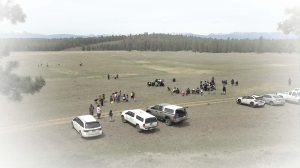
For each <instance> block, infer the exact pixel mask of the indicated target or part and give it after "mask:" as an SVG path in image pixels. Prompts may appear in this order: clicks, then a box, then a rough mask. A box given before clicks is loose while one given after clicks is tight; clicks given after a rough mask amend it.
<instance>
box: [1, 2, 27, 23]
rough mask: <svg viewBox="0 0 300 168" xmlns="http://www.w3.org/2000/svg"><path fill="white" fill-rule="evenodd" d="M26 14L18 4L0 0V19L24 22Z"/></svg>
mask: <svg viewBox="0 0 300 168" xmlns="http://www.w3.org/2000/svg"><path fill="white" fill-rule="evenodd" d="M25 18H26V15H25V14H24V12H23V10H22V8H21V7H20V5H18V4H14V3H12V2H11V1H6V2H4V1H2V0H0V21H3V19H7V20H9V21H10V22H11V23H12V24H16V23H18V22H21V23H23V22H25Z"/></svg>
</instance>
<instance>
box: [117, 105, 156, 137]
mask: <svg viewBox="0 0 300 168" xmlns="http://www.w3.org/2000/svg"><path fill="white" fill-rule="evenodd" d="M121 119H122V121H123V122H124V123H125V122H129V123H131V124H133V125H134V126H135V127H136V129H137V130H138V131H139V132H141V131H142V130H153V129H155V128H157V126H158V123H157V119H156V117H155V116H153V115H151V114H149V113H147V112H145V111H143V110H141V109H135V110H125V111H123V112H122V114H121Z"/></svg>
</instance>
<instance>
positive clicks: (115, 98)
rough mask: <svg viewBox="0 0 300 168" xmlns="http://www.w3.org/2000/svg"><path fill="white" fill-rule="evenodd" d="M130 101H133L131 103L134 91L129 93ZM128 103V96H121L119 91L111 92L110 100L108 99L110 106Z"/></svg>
mask: <svg viewBox="0 0 300 168" xmlns="http://www.w3.org/2000/svg"><path fill="white" fill-rule="evenodd" d="M130 99H131V100H133V101H135V92H134V91H132V92H131V93H130ZM128 101H129V96H128V94H125V93H123V94H122V91H121V90H120V91H119V92H113V93H112V94H111V95H110V98H109V102H110V104H112V103H120V102H128Z"/></svg>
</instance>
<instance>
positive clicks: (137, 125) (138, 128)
mask: <svg viewBox="0 0 300 168" xmlns="http://www.w3.org/2000/svg"><path fill="white" fill-rule="evenodd" d="M135 128H136V130H137V131H138V132H142V130H141V128H140V126H139V124H136V125H135Z"/></svg>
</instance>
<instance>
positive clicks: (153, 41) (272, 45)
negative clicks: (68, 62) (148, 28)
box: [0, 33, 299, 53]
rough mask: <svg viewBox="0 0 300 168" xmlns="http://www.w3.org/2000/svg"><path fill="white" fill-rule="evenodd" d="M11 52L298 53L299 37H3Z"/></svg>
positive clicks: (164, 35)
mask: <svg viewBox="0 0 300 168" xmlns="http://www.w3.org/2000/svg"><path fill="white" fill-rule="evenodd" d="M1 43H2V46H6V48H9V50H10V51H62V50H66V49H69V48H75V47H77V50H82V51H102V50H125V51H132V50H138V51H194V52H211V53H230V52H241V53H249V52H256V53H264V52H276V53H280V52H295V51H296V49H297V47H296V45H297V43H299V41H298V40H295V39H294V40H293V39H289V40H271V39H264V38H263V37H261V38H259V39H254V40H252V39H240V40H239V39H229V38H228V39H212V38H202V37H195V36H186V35H170V34H148V33H144V34H140V35H128V36H124V35H120V36H100V37H89V38H66V39H2V40H0V44H1Z"/></svg>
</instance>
